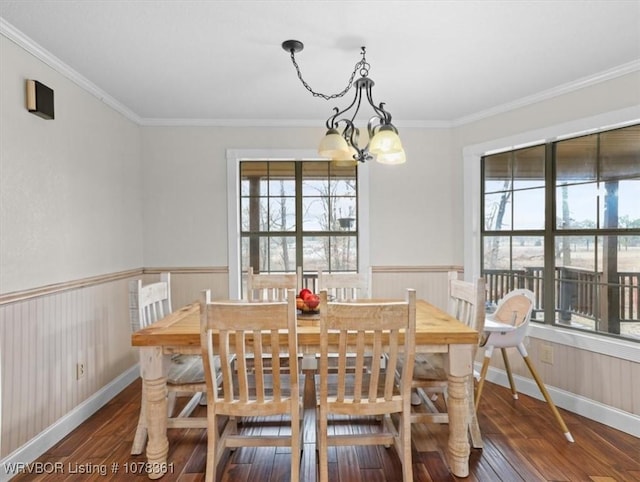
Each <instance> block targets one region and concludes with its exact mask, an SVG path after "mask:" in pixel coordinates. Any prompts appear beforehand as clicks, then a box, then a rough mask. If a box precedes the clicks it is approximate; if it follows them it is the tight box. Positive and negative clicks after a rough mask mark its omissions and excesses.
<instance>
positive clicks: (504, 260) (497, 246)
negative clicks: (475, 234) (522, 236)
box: [482, 236, 511, 270]
mask: <svg viewBox="0 0 640 482" xmlns="http://www.w3.org/2000/svg"><path fill="white" fill-rule="evenodd" d="M510 243H511V238H510V237H509V236H485V237H484V256H483V260H482V261H483V270H490V269H510V268H511V263H510V260H511V245H510Z"/></svg>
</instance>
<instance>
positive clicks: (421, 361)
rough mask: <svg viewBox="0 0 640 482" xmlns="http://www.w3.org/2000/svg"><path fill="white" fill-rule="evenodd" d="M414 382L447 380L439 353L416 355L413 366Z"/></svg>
mask: <svg viewBox="0 0 640 482" xmlns="http://www.w3.org/2000/svg"><path fill="white" fill-rule="evenodd" d="M413 379H414V380H425V381H426V380H444V381H446V380H447V372H446V371H445V369H444V359H443V356H442V354H440V353H417V354H416V357H415V364H414V366H413Z"/></svg>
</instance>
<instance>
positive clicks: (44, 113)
mask: <svg viewBox="0 0 640 482" xmlns="http://www.w3.org/2000/svg"><path fill="white" fill-rule="evenodd" d="M27 109H28V110H29V112H31V113H32V114H35V115H37V116H40V117H42V118H43V119H53V118H54V114H53V89H50V88H49V87H47V86H46V85H44V84H41V83H40V82H38V81H37V80H30V79H27Z"/></svg>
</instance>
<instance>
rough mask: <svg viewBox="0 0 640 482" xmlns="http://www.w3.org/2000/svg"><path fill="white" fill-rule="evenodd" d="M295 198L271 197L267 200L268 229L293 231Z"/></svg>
mask: <svg viewBox="0 0 640 482" xmlns="http://www.w3.org/2000/svg"><path fill="white" fill-rule="evenodd" d="M295 229H296V200H295V198H289V197H272V198H270V201H269V231H295Z"/></svg>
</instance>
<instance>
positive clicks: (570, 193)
mask: <svg viewBox="0 0 640 482" xmlns="http://www.w3.org/2000/svg"><path fill="white" fill-rule="evenodd" d="M597 196H598V189H597V185H596V183H589V184H577V185H571V186H560V187H558V188H557V189H556V227H557V228H558V229H580V228H585V229H586V228H595V227H596V220H597V199H598V198H597Z"/></svg>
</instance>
